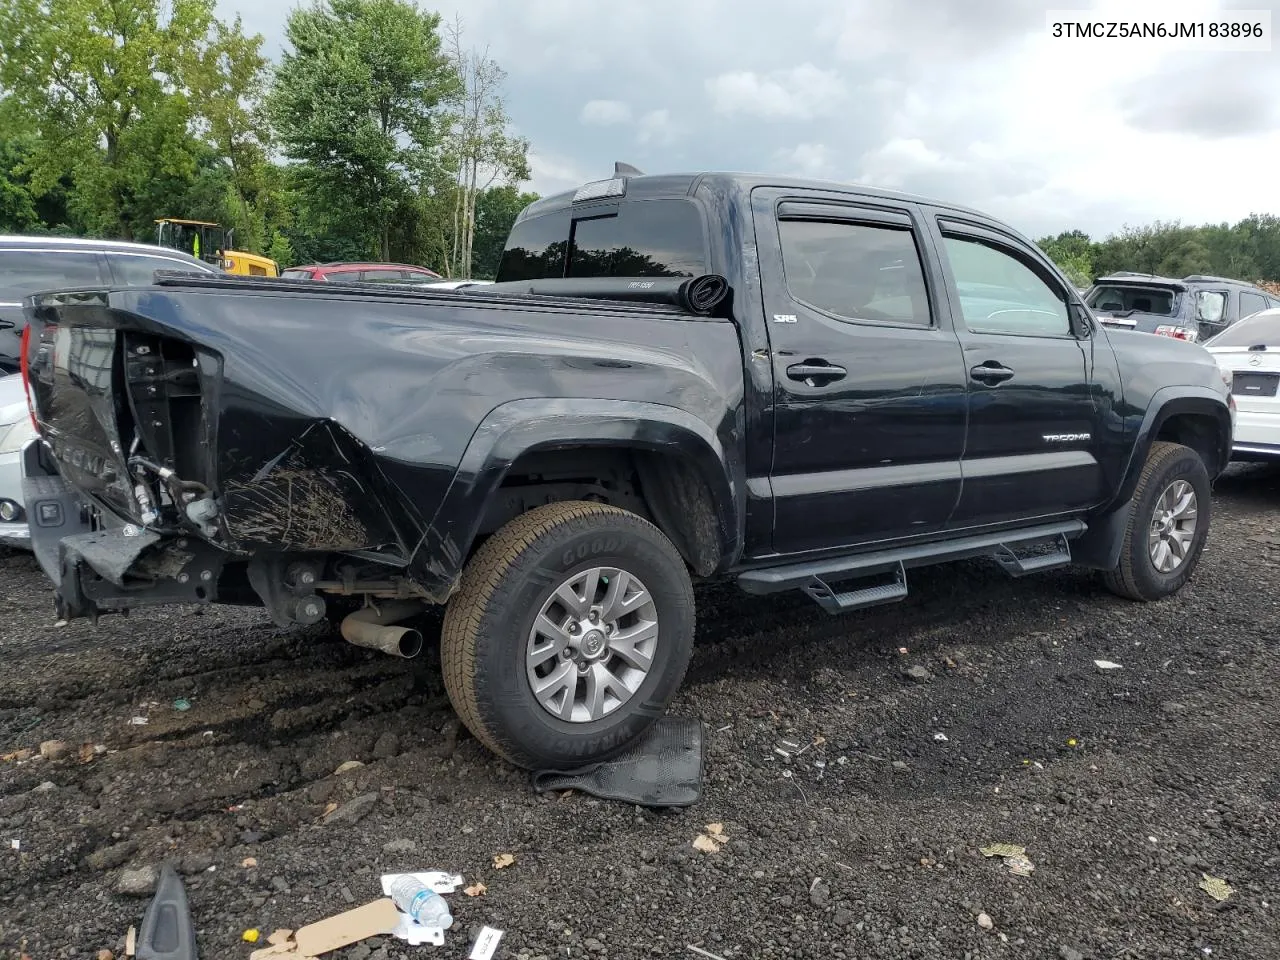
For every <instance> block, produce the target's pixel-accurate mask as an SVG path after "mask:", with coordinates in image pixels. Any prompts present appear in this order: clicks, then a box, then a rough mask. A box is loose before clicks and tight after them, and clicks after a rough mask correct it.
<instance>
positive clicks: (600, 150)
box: [218, 0, 1280, 236]
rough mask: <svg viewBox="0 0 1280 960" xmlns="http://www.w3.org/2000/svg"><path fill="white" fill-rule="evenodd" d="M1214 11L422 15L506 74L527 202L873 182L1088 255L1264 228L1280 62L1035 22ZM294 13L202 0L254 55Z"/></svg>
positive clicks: (804, 8)
mask: <svg viewBox="0 0 1280 960" xmlns="http://www.w3.org/2000/svg"><path fill="white" fill-rule="evenodd" d="M1227 2H1228V0H1041V2H1039V3H1036V2H1034V0H970V2H968V3H957V2H956V0H913V2H912V3H910V4H905V3H901V4H896V5H895V4H890V3H886V2H883V0H841V2H837V0H788V2H787V4H786V6H785V9H784V12H783V14H781V15H780V14H779V12H778V7H777V4H776V3H775V2H773V0H649V2H648V3H647V4H646V5H643V6H638V5H634V4H632V5H626V4H612V5H610V4H601V3H600V2H599V0H527V2H525V3H521V4H514V3H511V2H510V0H435V2H433V3H432V4H430V7H431V9H436V10H439V11H440V13H441V14H442V16H443V18H444V19H445V20H446V21H448V20H451V19H452V17H453V15H454V14H455V13H461V14H462V16H463V18H464V29H465V33H466V37H467V39H468V41H469V42H470V43H472V44H474V45H475V46H477V47H480V48H486V47H487V48H488V50H489V52H490V55H491V56H493V57H494V58H495V59H496V60H497V61H498V62H499V63H500V64H501V65H502V66H503V67H504V68H505V69H506V70H507V71H508V72H509V81H508V84H507V89H506V94H507V106H508V109H509V112H510V114H511V116H512V119H513V121H514V122H515V124H516V125H518V127H519V129H520V132H521V133H522V134H524V135H526V136H528V137H529V138H530V140H531V141H532V143H533V148H534V162H533V170H534V178H533V184H532V186H533V188H534V189H537V190H539V191H540V192H547V191H548V190H551V189H564V188H566V187H572V186H577V185H579V184H581V183H582V182H585V181H588V180H593V179H598V178H599V177H601V176H606V175H607V173H608V171H609V170H611V169H612V167H613V162H614V161H615V160H617V159H626V160H630V161H631V162H634V163H636V164H637V165H638V166H640V168H641V169H643V170H646V171H648V172H652V173H660V172H663V171H669V170H675V169H680V170H689V171H694V170H699V169H737V170H741V169H755V170H764V171H766V172H768V171H773V172H777V173H794V174H798V175H802V176H817V177H822V178H829V179H835V180H846V181H852V180H871V181H874V182H876V183H879V184H881V185H884V186H891V187H897V188H899V189H904V190H907V191H909V192H913V193H920V194H924V195H926V196H933V197H937V198H938V199H941V200H947V201H952V202H956V203H961V204H964V205H967V206H972V207H977V208H978V209H982V210H986V211H988V212H990V213H992V214H994V215H996V216H1001V217H1004V218H1006V219H1008V220H1010V221H1011V222H1013V223H1014V224H1015V225H1016V226H1019V227H1021V228H1022V229H1023V230H1024V231H1025V232H1029V233H1032V234H1033V235H1036V236H1039V235H1042V233H1044V232H1050V231H1054V232H1056V231H1058V230H1062V229H1069V228H1071V227H1077V226H1078V227H1080V228H1082V229H1086V230H1088V231H1089V232H1090V233H1092V234H1094V235H1095V236H1103V235H1105V234H1106V233H1107V232H1110V231H1115V230H1118V229H1120V228H1121V227H1122V226H1123V225H1124V224H1126V223H1133V224H1138V223H1148V222H1150V221H1152V220H1154V219H1157V218H1159V219H1181V220H1183V221H1184V222H1196V223H1199V222H1206V221H1208V222H1220V221H1224V220H1228V221H1229V220H1236V219H1239V218H1240V217H1243V216H1245V215H1247V214H1248V213H1249V212H1251V211H1254V210H1256V211H1259V212H1275V213H1280V194H1277V192H1276V190H1275V187H1274V184H1275V177H1274V174H1273V173H1272V168H1273V167H1274V166H1275V160H1274V158H1275V157H1276V156H1278V155H1280V108H1277V105H1276V104H1277V101H1276V99H1275V98H1274V97H1272V98H1271V99H1270V100H1268V99H1267V98H1266V96H1265V93H1266V92H1267V91H1271V90H1273V89H1276V88H1277V82H1278V77H1280V50H1275V51H1273V52H1272V53H1270V54H1264V53H1256V54H1255V53H1207V54H1199V55H1196V56H1190V55H1188V54H1187V53H1185V52H1178V53H1169V52H1167V51H1161V50H1160V48H1159V45H1158V44H1156V43H1153V42H1146V41H1126V42H1125V44H1124V46H1123V47H1120V48H1118V47H1116V46H1114V45H1108V44H1105V43H1104V44H1100V45H1094V44H1091V43H1089V42H1082V41H1073V40H1054V39H1053V38H1052V37H1050V35H1049V30H1048V26H1047V23H1046V17H1045V11H1046V10H1047V9H1049V8H1052V7H1063V8H1068V7H1076V6H1091V7H1092V8H1094V10H1095V11H1096V13H1097V19H1100V20H1125V19H1133V18H1134V17H1138V19H1163V20H1185V19H1204V18H1205V16H1206V13H1207V11H1210V10H1211V9H1213V8H1216V7H1219V6H1224V5H1226V4H1227ZM294 3H295V0H257V2H255V3H254V4H252V5H251V4H249V3H248V2H247V0H218V4H219V12H220V14H222V15H224V16H226V15H232V14H234V13H236V12H243V13H244V15H245V19H246V26H247V27H249V28H250V29H257V30H262V31H263V32H264V33H266V34H267V36H268V53H270V54H271V55H275V53H276V52H277V51H278V49H279V44H280V40H281V38H282V34H283V29H284V23H285V21H286V19H287V17H288V14H289V11H290V8H291V7H292V6H293V5H294ZM1231 5H1232V6H1236V7H1241V6H1244V7H1249V6H1251V7H1254V8H1266V7H1273V6H1274V2H1271V0H1268V2H1263V3H1258V2H1256V0H1231ZM1274 19H1275V18H1274V15H1273V20H1274ZM677 20H678V21H679V22H680V23H681V25H682V28H681V29H680V30H676V31H672V30H671V29H670V24H671V23H672V22H675V21H677ZM1273 26H1274V24H1273ZM621 91H627V94H626V95H625V96H623V99H622V100H613V99H608V98H611V97H614V96H622V95H621ZM631 91H638V93H635V94H633V93H631ZM596 98H598V99H596ZM588 100H594V101H595V104H594V105H591V106H589V107H584V101H588ZM624 101H625V102H624ZM599 104H609V105H610V106H600V105H599ZM763 121H770V122H763Z"/></svg>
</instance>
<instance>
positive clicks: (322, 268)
mask: <svg viewBox="0 0 1280 960" xmlns="http://www.w3.org/2000/svg"><path fill="white" fill-rule="evenodd" d="M280 276H281V277H282V278H284V279H287V280H330V281H337V282H339V283H341V282H344V281H345V282H346V283H355V282H370V281H374V282H377V281H383V280H439V279H440V274H438V273H436V272H435V271H434V270H428V269H427V268H426V267H414V266H410V265H409V264H406V263H313V264H311V265H310V266H306V267H290V268H289V269H288V270H285V271H284V272H282V273H281V274H280Z"/></svg>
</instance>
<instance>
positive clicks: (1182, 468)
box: [1105, 441, 1212, 601]
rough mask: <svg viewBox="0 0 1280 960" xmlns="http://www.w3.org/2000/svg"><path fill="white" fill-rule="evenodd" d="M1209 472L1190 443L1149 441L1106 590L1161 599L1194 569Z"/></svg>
mask: <svg viewBox="0 0 1280 960" xmlns="http://www.w3.org/2000/svg"><path fill="white" fill-rule="evenodd" d="M1211 496H1212V491H1211V487H1210V483H1209V473H1208V471H1207V470H1206V469H1205V466H1204V462H1203V461H1202V460H1201V459H1200V456H1199V454H1197V453H1196V452H1195V451H1194V450H1192V449H1191V448H1189V447H1184V446H1182V445H1180V444H1176V443H1166V442H1164V441H1160V442H1157V443H1153V444H1152V445H1151V452H1150V453H1148V454H1147V462H1146V463H1145V464H1144V465H1143V468H1142V475H1141V476H1140V477H1139V479H1138V488H1137V489H1136V490H1135V491H1134V494H1133V500H1132V501H1131V502H1132V509H1131V510H1130V514H1129V525H1128V527H1127V529H1126V530H1125V537H1124V546H1123V548H1122V550H1121V552H1120V565H1119V566H1118V567H1117V568H1116V569H1115V570H1112V571H1110V572H1108V573H1107V574H1106V577H1105V579H1106V584H1107V588H1108V589H1109V590H1111V592H1112V593H1115V594H1117V595H1119V596H1122V597H1126V598H1128V599H1130V600H1141V601H1151V600H1163V599H1164V598H1165V597H1168V596H1171V595H1173V594H1175V593H1177V592H1178V591H1179V590H1181V589H1182V588H1183V586H1185V585H1186V583H1187V581H1188V580H1190V579H1191V575H1192V574H1193V573H1195V569H1196V564H1197V563H1199V561H1200V553H1201V551H1202V550H1204V542H1205V538H1206V537H1207V536H1208V534H1209V520H1210V514H1211V511H1212V501H1211V499H1210V498H1211Z"/></svg>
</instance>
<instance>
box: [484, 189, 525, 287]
mask: <svg viewBox="0 0 1280 960" xmlns="http://www.w3.org/2000/svg"><path fill="white" fill-rule="evenodd" d="M537 199H538V195H537V194H536V193H521V192H520V191H519V189H517V188H516V187H514V186H510V185H507V186H501V187H490V188H489V189H488V190H485V191H483V192H482V193H481V194H480V195H479V196H478V197H477V198H476V232H475V246H474V249H473V250H472V255H471V276H472V277H474V278H475V279H477V280H492V279H493V278H494V277H496V276H497V275H498V263H499V262H500V261H501V260H502V249H503V247H504V246H506V243H507V234H509V233H510V232H511V225H512V224H513V223H515V222H516V216H517V215H518V214H519V213H520V211H521V210H523V209H524V208H525V207H527V206H528V205H529V204H531V203H533V201H535V200H537Z"/></svg>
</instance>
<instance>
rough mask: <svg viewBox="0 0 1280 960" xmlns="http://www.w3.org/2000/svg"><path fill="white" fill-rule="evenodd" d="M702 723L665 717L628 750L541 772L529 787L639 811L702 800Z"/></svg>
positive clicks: (535, 775) (680, 805)
mask: <svg viewBox="0 0 1280 960" xmlns="http://www.w3.org/2000/svg"><path fill="white" fill-rule="evenodd" d="M702 738H703V727H702V721H701V720H690V719H688V718H685V717H663V718H662V719H661V720H659V721H658V722H657V723H655V724H654V725H653V726H652V727H650V728H649V732H648V733H647V734H645V735H644V736H643V737H641V738H640V739H639V740H637V741H636V743H635V744H634V745H633V746H631V747H629V748H628V749H627V751H626V752H625V753H623V754H620V755H619V756H617V757H614V758H613V759H612V760H605V761H604V762H603V763H594V764H591V765H590V766H587V767H582V768H580V769H578V770H539V771H538V772H537V773H535V774H534V775H533V789H534V790H536V791H537V792H538V793H546V792H548V791H550V790H581V791H582V792H583V793H589V794H591V795H592V796H593V797H600V798H601V799H602V800H621V801H622V802H623V803H631V804H638V805H639V806H642V807H687V806H690V805H691V804H695V803H697V802H698V801H699V800H701V799H702Z"/></svg>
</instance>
